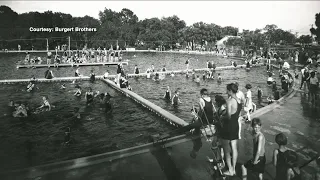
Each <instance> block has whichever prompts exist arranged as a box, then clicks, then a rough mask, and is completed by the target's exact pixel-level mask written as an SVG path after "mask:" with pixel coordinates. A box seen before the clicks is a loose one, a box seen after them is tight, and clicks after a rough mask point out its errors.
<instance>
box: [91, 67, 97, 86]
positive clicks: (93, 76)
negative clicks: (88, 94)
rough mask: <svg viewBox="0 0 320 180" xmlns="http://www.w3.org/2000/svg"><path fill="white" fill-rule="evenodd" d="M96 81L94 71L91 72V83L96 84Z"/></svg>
mask: <svg viewBox="0 0 320 180" xmlns="http://www.w3.org/2000/svg"><path fill="white" fill-rule="evenodd" d="M95 80H96V74H95V73H94V72H93V70H91V73H90V82H92V83H93V82H94V81H95Z"/></svg>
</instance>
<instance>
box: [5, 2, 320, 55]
mask: <svg viewBox="0 0 320 180" xmlns="http://www.w3.org/2000/svg"><path fill="white" fill-rule="evenodd" d="M316 17H317V21H316V25H317V27H320V26H319V25H318V24H319V14H317V16H316ZM0 22H1V23H0V49H4V48H6V49H17V46H18V44H19V45H21V47H22V48H23V49H31V48H32V47H33V48H34V49H45V48H46V46H47V41H46V39H48V43H49V44H48V45H49V47H50V49H53V48H54V47H55V46H57V45H62V44H68V38H67V37H68V36H70V37H71V48H72V49H82V48H83V47H84V46H85V45H87V47H93V48H98V47H107V48H109V47H110V46H111V45H113V47H115V45H116V44H118V45H119V46H120V48H122V49H124V48H126V47H135V48H137V49H148V48H151V49H155V48H159V47H163V48H165V49H176V48H179V47H181V46H182V47H186V46H189V47H190V48H191V49H196V48H199V47H200V48H206V49H207V50H208V49H212V48H214V44H215V43H216V42H217V41H218V40H220V39H221V38H223V37H225V36H237V35H239V29H238V28H236V27H232V26H226V27H221V26H219V25H217V24H213V23H211V24H207V23H204V22H197V23H194V24H192V25H190V26H186V23H185V21H184V20H181V19H180V18H179V17H178V16H176V15H173V16H169V17H163V18H160V19H159V18H149V19H144V20H139V18H138V17H137V15H136V14H135V13H134V12H132V11H131V10H130V9H126V8H124V9H122V10H121V11H120V12H115V11H113V10H111V9H108V8H105V9H104V10H103V11H100V12H99V19H95V18H93V17H90V16H84V17H72V16H71V15H70V14H65V13H61V12H52V11H46V12H44V13H39V12H28V13H22V14H18V13H16V12H14V11H13V10H12V9H11V8H10V7H8V6H0ZM30 27H49V28H52V27H53V28H54V27H66V28H67V27H88V28H96V29H97V31H96V32H67V33H64V32H51V33H49V32H31V31H29V28H30ZM311 32H312V33H314V34H315V35H317V37H320V36H319V28H313V29H312V30H311ZM241 36H242V38H241V39H240V40H237V39H232V40H230V41H228V43H227V45H230V46H244V47H250V46H254V47H265V46H267V45H270V44H284V45H286V44H294V43H296V42H300V43H305V44H307V43H311V42H310V41H311V36H308V35H307V36H300V38H297V37H296V35H294V34H292V33H291V32H289V31H285V30H282V29H280V28H278V27H277V26H276V25H266V27H265V28H264V29H256V30H255V31H249V30H244V31H243V32H242V33H241ZM16 39H20V40H16ZM317 40H318V41H319V38H317Z"/></svg>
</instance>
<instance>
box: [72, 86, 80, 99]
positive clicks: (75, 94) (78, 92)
mask: <svg viewBox="0 0 320 180" xmlns="http://www.w3.org/2000/svg"><path fill="white" fill-rule="evenodd" d="M76 88H77V90H76V92H75V93H74V94H73V95H74V96H77V97H79V96H81V87H80V86H79V85H76Z"/></svg>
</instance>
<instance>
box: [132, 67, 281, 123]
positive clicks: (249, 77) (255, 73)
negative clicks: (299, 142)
mask: <svg viewBox="0 0 320 180" xmlns="http://www.w3.org/2000/svg"><path fill="white" fill-rule="evenodd" d="M218 73H220V74H221V77H222V78H223V79H224V80H223V81H222V82H221V83H218V82H217V74H218ZM196 74H197V75H199V76H200V77H201V82H200V85H199V84H197V83H195V82H194V81H193V80H192V78H191V77H189V78H186V76H185V74H175V76H174V77H171V76H170V75H167V76H166V78H165V79H164V80H162V81H153V80H152V79H146V78H142V77H140V78H130V79H129V81H130V84H131V87H132V90H133V91H134V92H136V93H137V94H139V95H140V96H142V97H144V98H146V99H147V100H149V101H151V102H153V103H155V104H156V105H158V106H160V107H161V108H163V109H165V110H167V111H169V112H171V113H173V114H174V115H176V116H178V117H180V118H182V119H183V120H185V121H187V122H191V120H192V116H191V115H190V113H191V112H190V111H191V108H192V105H195V106H197V107H198V105H199V104H197V103H198V102H199V98H200V90H201V89H202V88H206V89H208V90H209V93H211V95H210V96H211V97H212V98H214V96H215V95H217V94H219V95H222V96H224V97H225V98H226V97H227V95H226V85H227V84H228V83H232V82H238V83H239V86H240V90H241V91H242V92H243V93H245V92H246V89H245V85H246V84H247V83H249V84H251V85H252V87H253V88H252V89H251V92H252V99H253V102H254V103H255V104H256V105H257V108H260V107H262V106H260V105H259V104H258V98H257V86H260V87H261V89H262V91H263V97H262V98H263V101H266V98H267V97H268V95H270V94H271V93H272V89H271V87H268V86H267V83H266V82H267V77H268V76H267V73H266V70H265V68H264V67H254V68H251V70H250V71H246V70H245V69H237V70H223V71H216V73H215V79H214V80H212V79H206V80H205V81H203V80H202V73H196ZM274 80H275V81H277V84H278V87H280V80H279V78H277V77H276V76H275V78H274ZM167 86H170V89H171V93H172V95H173V93H174V91H175V90H176V89H179V91H180V100H181V102H182V104H180V105H179V107H178V108H174V107H173V106H172V105H171V104H170V102H169V103H168V102H167V101H165V100H164V99H163V96H164V93H165V91H166V89H167Z"/></svg>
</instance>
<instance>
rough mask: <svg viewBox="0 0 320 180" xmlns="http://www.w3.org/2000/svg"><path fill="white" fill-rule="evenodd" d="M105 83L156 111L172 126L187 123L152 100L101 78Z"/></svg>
mask: <svg viewBox="0 0 320 180" xmlns="http://www.w3.org/2000/svg"><path fill="white" fill-rule="evenodd" d="M102 81H104V82H105V83H107V84H108V85H110V86H111V87H113V88H114V89H116V90H118V91H120V92H121V93H123V94H125V95H126V96H128V97H130V98H131V99H133V100H134V101H136V102H138V103H139V104H141V105H142V106H144V107H146V108H148V109H149V110H150V111H152V112H154V113H156V114H157V115H158V116H161V117H162V118H163V119H165V120H166V121H167V122H168V123H170V124H171V125H174V126H177V127H179V126H186V125H188V123H187V122H186V121H184V120H182V119H180V118H179V117H177V116H175V115H173V114H171V113H169V112H168V111H166V110H164V109H162V108H161V107H159V106H157V105H155V104H153V103H152V102H150V101H148V100H146V99H144V98H143V97H141V96H139V95H138V94H136V93H134V92H132V91H129V90H128V89H125V88H120V87H119V86H118V85H116V84H115V83H114V82H113V81H110V80H108V79H103V80H102Z"/></svg>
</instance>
